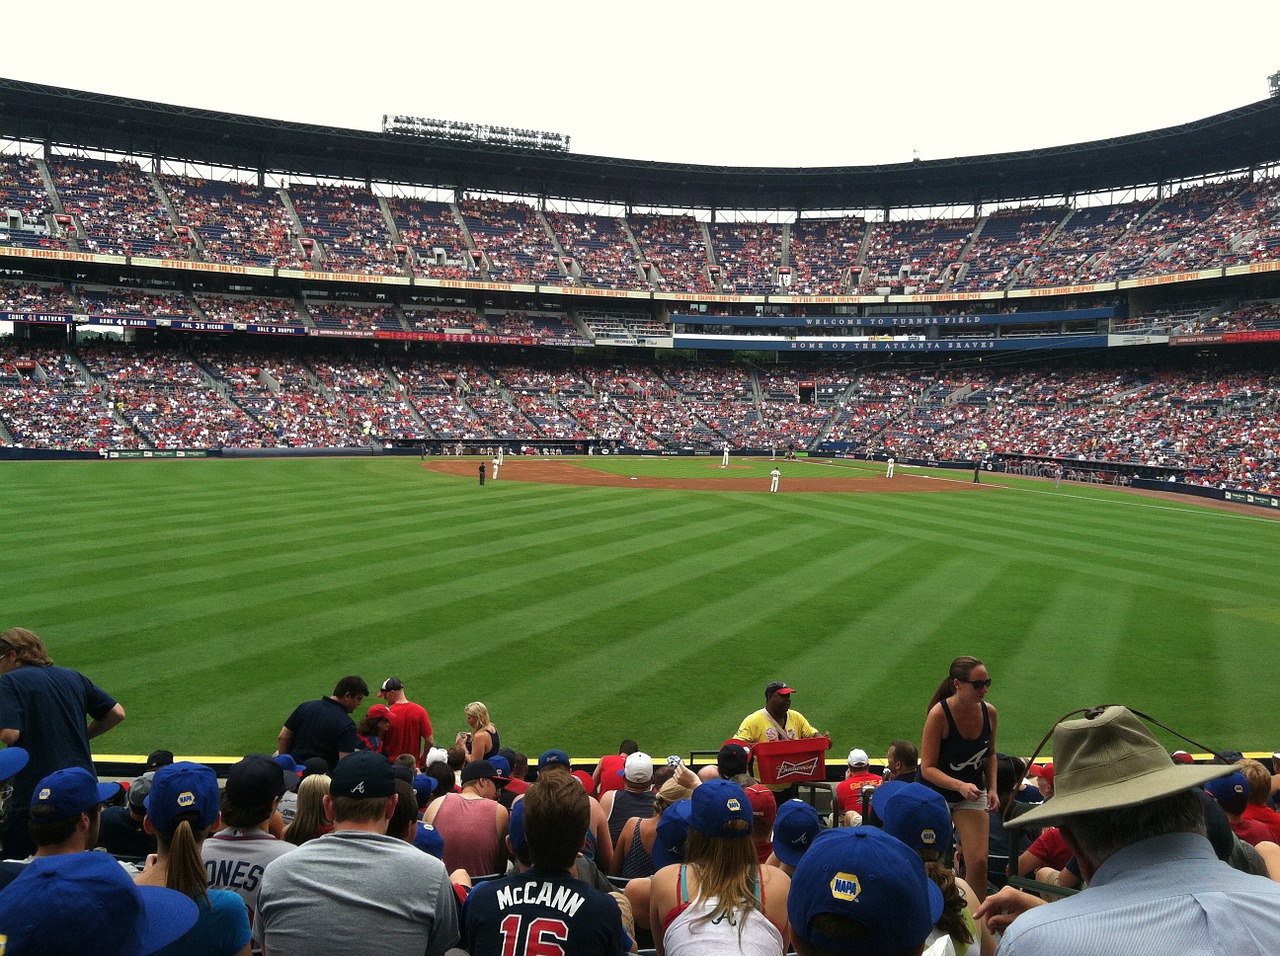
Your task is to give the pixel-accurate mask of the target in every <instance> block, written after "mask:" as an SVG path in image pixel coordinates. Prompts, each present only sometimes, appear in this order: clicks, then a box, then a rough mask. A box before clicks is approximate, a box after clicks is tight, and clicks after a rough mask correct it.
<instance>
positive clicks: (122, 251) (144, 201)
mask: <svg viewBox="0 0 1280 956" xmlns="http://www.w3.org/2000/svg"><path fill="white" fill-rule="evenodd" d="M48 166H49V174H50V176H52V177H53V182H54V187H55V188H56V189H57V191H58V196H59V198H60V199H61V200H62V205H63V208H64V209H65V211H66V214H67V215H69V216H71V217H72V218H73V221H74V222H75V223H77V224H78V228H77V236H78V237H79V245H80V248H81V250H82V251H84V252H96V253H105V254H110V255H121V256H131V255H132V256H150V257H153V258H159V259H185V258H188V248H187V246H185V245H184V244H183V243H181V242H179V241H178V236H177V233H176V232H175V231H174V224H173V223H172V222H171V221H170V220H169V215H168V213H167V212H166V211H165V208H164V203H163V202H162V201H161V199H160V196H159V195H158V194H157V192H156V189H155V187H154V185H153V184H152V182H151V179H150V178H149V177H148V176H147V175H146V174H145V173H143V171H142V168H141V167H140V166H139V165H138V164H137V163H131V162H119V163H113V162H107V161H106V160H97V159H80V158H72V157H67V156H63V157H57V158H54V159H51V160H49V163H48Z"/></svg>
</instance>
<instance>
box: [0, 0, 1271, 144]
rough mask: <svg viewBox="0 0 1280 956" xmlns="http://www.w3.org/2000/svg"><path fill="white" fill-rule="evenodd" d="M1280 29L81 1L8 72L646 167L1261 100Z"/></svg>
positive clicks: (1228, 12)
mask: <svg viewBox="0 0 1280 956" xmlns="http://www.w3.org/2000/svg"><path fill="white" fill-rule="evenodd" d="M1278 28H1280V0H1235V2H1231V3H1191V2H1182V0H1174V2H1166V3H1151V2H1146V0H1107V2H1100V0H1078V2H1074V3H1070V4H1061V3H1059V4H1053V3H1040V4H1032V3H1025V2H1007V0H988V2H982V3H957V2H955V0H948V2H945V3H944V2H940V0H916V2H914V3H910V4H889V3H875V4H871V3H866V2H857V0H846V2H843V3H828V2H808V3H806V2H804V0H798V2H791V3H760V2H756V3H744V2H741V0H739V2H733V3H729V2H720V0H701V2H698V0H680V2H675V0H647V2H644V3H625V4H624V3H616V2H609V0H595V2H581V0H561V2H558V3H536V2H512V0H479V2H453V3H440V2H434V3H418V4H413V5H409V4H404V3H383V2H376V0H366V2H362V3H352V2H347V3H335V2H330V0H294V2H289V3H282V2H278V0H258V2H255V3H248V2H244V0H222V2H215V3H209V4H191V3H172V2H170V3H129V2H118V3H105V2H102V0H94V2H87V0H58V2H57V3H54V4H49V5H46V4H41V3H10V4H7V5H6V9H5V13H4V41H3V44H0V75H3V76H7V77H10V78H13V79H20V80H29V81H34V82H40V83H50V84H54V85H59V86H67V87H72V88H75V89H84V90H92V91H94V92H101V93H112V94H117V95H121V96H132V97H140V98H145V99H153V100H159V101H161V102H167V103H174V104H178V105H182V106H193V107H203V108H209V109H219V110H228V111H232V112H239V113H248V114H252V115H256V116H263V117H268V118H272V119H282V120H293V121H299V122H309V123H321V124H326V125H332V126H343V127H353V128H359V129H378V128H379V127H380V124H381V118H382V114H383V113H403V114H410V115H414V116H424V117H433V118H438V119H453V120H466V121H472V122H479V123H489V124H496V125H503V126H513V127H525V128H533V129H543V130H549V131H552V132H557V133H566V134H568V135H570V136H571V137H572V149H573V151H574V152H578V153H594V154H599V155H605V156H622V157H627V158H632V159H657V160H671V161H679V162H690V163H707V164H715V165H719V164H726V165H747V166H753V165H765V166H824V165H864V164H879V163H893V162H905V161H908V160H910V159H912V158H913V157H914V156H916V155H919V156H920V157H921V158H922V159H942V158H948V157H953V156H967V155H975V154H980V153H988V152H1002V151H1007V150H1015V149H1031V148H1036V147H1042V146H1056V145H1062V144H1066V143H1072V142H1080V141H1085V140H1091V139H1099V138H1104V137H1108V136H1114V135H1121V134H1125V133H1134V132H1140V131H1142V130H1148V129H1157V128H1160V127H1163V126H1170V125H1174V124H1177V123H1183V122H1187V121H1189V120H1195V119H1200V118H1202V117H1205V116H1210V115H1212V114H1215V113H1220V112H1223V111H1225V110H1229V109H1233V108H1235V107H1239V106H1244V105H1246V104H1249V103H1254V102H1256V101H1258V100H1260V99H1264V98H1265V97H1266V95H1267V82H1266V81H1267V77H1268V76H1269V75H1270V74H1272V73H1275V72H1277V71H1280V47H1278V46H1277V44H1276V37H1277V36H1280V29H1278Z"/></svg>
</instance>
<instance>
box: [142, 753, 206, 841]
mask: <svg viewBox="0 0 1280 956" xmlns="http://www.w3.org/2000/svg"><path fill="white" fill-rule="evenodd" d="M146 808H147V819H148V820H150V821H151V825H152V826H153V827H155V828H156V829H157V830H158V831H160V832H161V833H171V832H172V831H173V830H175V829H177V826H178V817H179V816H180V815H181V814H184V813H192V812H194V813H195V814H197V818H196V822H195V825H194V828H195V829H196V830H203V829H205V828H206V827H208V826H210V825H211V824H212V823H213V821H214V820H216V819H217V818H218V776H217V774H215V773H214V772H213V771H212V770H211V769H209V768H208V767H206V766H205V765H204V764H202V763H191V762H190V761H189V760H182V761H179V762H178V763H171V764H168V765H166V766H164V767H161V768H160V769H159V770H157V771H156V775H155V776H154V777H152V778H151V792H150V793H148V794H147V800H146Z"/></svg>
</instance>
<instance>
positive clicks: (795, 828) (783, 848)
mask: <svg viewBox="0 0 1280 956" xmlns="http://www.w3.org/2000/svg"><path fill="white" fill-rule="evenodd" d="M821 827H822V824H821V823H819V821H818V811H817V810H815V809H814V808H813V807H812V806H810V805H809V804H807V803H805V802H804V801H803V800H785V801H783V802H782V803H781V804H779V805H778V812H777V816H776V817H775V818H774V821H773V852H774V854H775V855H776V856H777V857H778V859H779V860H781V861H782V862H783V863H786V864H787V865H788V866H795V865H796V864H797V863H799V862H800V860H801V858H802V857H803V856H804V855H805V853H806V852H807V851H808V849H809V847H811V846H812V845H813V841H814V840H815V839H816V838H817V836H818V832H819V830H820V829H821Z"/></svg>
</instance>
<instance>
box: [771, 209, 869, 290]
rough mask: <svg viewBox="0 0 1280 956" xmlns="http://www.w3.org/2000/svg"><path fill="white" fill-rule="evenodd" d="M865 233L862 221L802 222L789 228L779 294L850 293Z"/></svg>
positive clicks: (851, 219) (821, 220) (819, 220)
mask: <svg viewBox="0 0 1280 956" xmlns="http://www.w3.org/2000/svg"><path fill="white" fill-rule="evenodd" d="M865 234H866V223H865V222H864V221H863V220H862V219H854V218H843V219H801V220H798V221H797V222H794V223H792V225H791V239H790V243H789V246H788V254H787V267H788V268H790V270H791V271H790V273H789V274H788V276H784V278H783V281H782V282H780V283H779V284H780V287H781V291H783V292H790V293H792V294H794V295H840V294H843V293H846V292H848V291H849V277H850V271H851V269H852V268H853V267H854V266H855V265H857V263H858V258H859V255H860V253H861V249H862V239H863V236H864V235H865Z"/></svg>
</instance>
